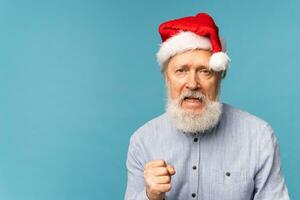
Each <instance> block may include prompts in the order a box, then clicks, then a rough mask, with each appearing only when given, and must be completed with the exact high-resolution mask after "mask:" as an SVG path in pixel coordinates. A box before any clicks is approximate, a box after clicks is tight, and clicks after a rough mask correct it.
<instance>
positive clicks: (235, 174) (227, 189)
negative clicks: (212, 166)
mask: <svg viewBox="0 0 300 200" xmlns="http://www.w3.org/2000/svg"><path fill="white" fill-rule="evenodd" d="M210 176H211V177H210V181H209V184H208V188H207V189H208V191H209V192H208V196H209V197H208V198H207V199H210V200H248V199H249V200H250V199H252V195H253V188H254V183H253V180H252V178H250V177H249V175H248V174H247V172H246V171H230V170H212V171H211V173H210Z"/></svg>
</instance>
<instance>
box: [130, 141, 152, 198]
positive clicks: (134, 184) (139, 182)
mask: <svg viewBox="0 0 300 200" xmlns="http://www.w3.org/2000/svg"><path fill="white" fill-rule="evenodd" d="M141 155H142V150H141V148H139V146H138V145H137V144H136V141H135V139H134V137H131V139H130V144H129V148H128V154H127V161H126V166H127V173H128V174H127V188H126V193H125V200H149V199H148V197H147V195H146V189H145V183H144V165H143V163H144V162H143V160H142V156H141Z"/></svg>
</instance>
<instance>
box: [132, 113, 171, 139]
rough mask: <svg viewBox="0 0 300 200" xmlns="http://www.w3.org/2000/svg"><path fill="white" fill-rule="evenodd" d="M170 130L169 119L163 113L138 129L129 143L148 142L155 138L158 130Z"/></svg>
mask: <svg viewBox="0 0 300 200" xmlns="http://www.w3.org/2000/svg"><path fill="white" fill-rule="evenodd" d="M169 128H170V122H169V118H168V117H167V114H166V113H163V114H161V115H159V116H157V117H155V118H153V119H151V120H149V121H148V122H146V123H145V124H143V125H142V126H141V127H139V128H138V129H137V130H136V131H135V132H134V133H133V134H132V136H131V139H130V141H131V142H132V141H140V140H149V139H151V138H156V135H157V134H158V133H159V132H160V130H168V129H169Z"/></svg>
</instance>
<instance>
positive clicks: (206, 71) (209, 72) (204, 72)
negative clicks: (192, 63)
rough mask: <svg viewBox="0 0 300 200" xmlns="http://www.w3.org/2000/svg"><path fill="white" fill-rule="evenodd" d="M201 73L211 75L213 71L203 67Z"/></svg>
mask: <svg viewBox="0 0 300 200" xmlns="http://www.w3.org/2000/svg"><path fill="white" fill-rule="evenodd" d="M200 73H201V74H203V75H206V76H208V75H211V74H212V72H211V71H210V70H207V69H203V70H201V71H200Z"/></svg>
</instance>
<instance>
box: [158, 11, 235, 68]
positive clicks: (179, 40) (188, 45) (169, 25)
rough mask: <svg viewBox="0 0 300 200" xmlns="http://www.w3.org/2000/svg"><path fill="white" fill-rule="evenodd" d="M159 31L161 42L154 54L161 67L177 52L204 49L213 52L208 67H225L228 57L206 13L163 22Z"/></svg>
mask: <svg viewBox="0 0 300 200" xmlns="http://www.w3.org/2000/svg"><path fill="white" fill-rule="evenodd" d="M159 33H160V36H161V39H162V43H161V45H160V49H159V51H158V52H157V54H156V56H157V61H158V63H159V64H160V66H161V67H164V64H165V63H166V62H167V61H168V60H169V59H170V58H171V57H172V56H174V55H176V54H177V53H181V52H184V51H188V50H193V49H205V50H210V51H212V53H213V54H212V56H211V58H210V60H209V68H210V69H212V70H214V71H223V70H226V69H227V66H228V64H229V62H230V59H229V57H228V55H227V54H226V52H225V48H224V47H222V44H221V40H220V37H219V29H218V27H217V25H216V24H215V22H214V20H213V18H212V17H211V16H209V15H208V14H206V13H199V14H197V15H196V16H191V17H184V18H180V19H175V20H171V21H167V22H164V23H162V24H161V25H160V26H159Z"/></svg>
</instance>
